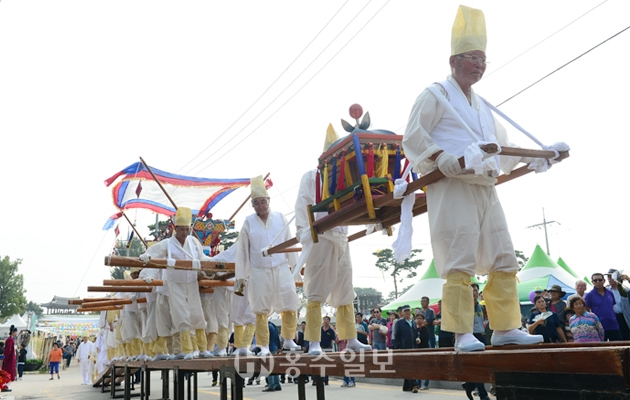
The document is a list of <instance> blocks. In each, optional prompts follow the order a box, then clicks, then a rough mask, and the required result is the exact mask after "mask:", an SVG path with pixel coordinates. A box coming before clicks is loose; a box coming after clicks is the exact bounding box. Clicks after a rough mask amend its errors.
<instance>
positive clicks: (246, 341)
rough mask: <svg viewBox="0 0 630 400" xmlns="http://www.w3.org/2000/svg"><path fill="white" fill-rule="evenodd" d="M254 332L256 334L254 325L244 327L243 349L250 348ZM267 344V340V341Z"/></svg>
mask: <svg viewBox="0 0 630 400" xmlns="http://www.w3.org/2000/svg"><path fill="white" fill-rule="evenodd" d="M254 332H256V325H253V324H247V325H245V333H244V334H243V347H247V348H248V349H249V348H250V347H251V346H252V339H254ZM267 342H269V339H267Z"/></svg>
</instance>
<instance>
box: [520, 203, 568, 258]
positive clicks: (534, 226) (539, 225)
mask: <svg viewBox="0 0 630 400" xmlns="http://www.w3.org/2000/svg"><path fill="white" fill-rule="evenodd" d="M542 212H543V222H542V224H536V225H530V226H528V227H527V229H531V228H540V227H542V228H543V229H544V230H545V243H546V244H547V255H548V256H551V254H550V253H549V238H548V236H547V225H548V224H558V225H560V222H557V221H547V219H546V218H545V208H544V207H543V209H542Z"/></svg>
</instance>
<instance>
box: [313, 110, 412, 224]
mask: <svg viewBox="0 0 630 400" xmlns="http://www.w3.org/2000/svg"><path fill="white" fill-rule="evenodd" d="M362 114H363V110H362V109H361V106H359V105H358V104H355V105H353V106H351V107H350V115H351V116H352V117H353V118H355V120H356V121H357V123H356V125H355V126H352V125H350V124H349V123H347V122H346V121H343V120H342V125H343V126H344V129H345V130H346V131H348V132H350V134H349V135H348V136H346V137H344V138H342V139H340V140H338V141H337V142H335V143H333V144H332V145H331V146H330V147H329V149H328V150H327V151H325V152H324V153H323V154H322V155H321V156H320V157H319V163H318V172H317V176H318V179H317V184H318V186H317V187H316V188H315V193H316V204H314V205H313V206H312V207H311V212H313V213H315V212H327V213H329V214H330V213H334V212H336V211H339V210H341V209H343V208H344V207H347V206H351V205H353V204H355V203H357V202H359V201H361V200H365V203H366V207H367V213H368V216H369V219H374V218H376V212H375V209H374V201H373V200H374V197H375V196H382V195H385V194H388V193H391V192H392V191H393V190H394V182H395V180H396V179H399V178H400V177H401V175H402V173H403V171H404V170H405V168H406V167H407V165H408V163H409V161H408V160H407V159H406V158H405V155H404V152H403V150H402V139H403V137H402V136H401V135H397V134H395V133H394V132H390V131H386V130H367V129H368V128H369V125H370V116H369V113H366V115H365V117H364V118H363V120H362V121H359V119H360V118H361V116H362ZM408 179H417V176H416V175H415V174H410V176H409V177H408ZM365 223H366V222H365V221H360V222H357V223H356V225H359V224H365ZM348 224H349V225H353V224H354V223H352V222H349V223H348Z"/></svg>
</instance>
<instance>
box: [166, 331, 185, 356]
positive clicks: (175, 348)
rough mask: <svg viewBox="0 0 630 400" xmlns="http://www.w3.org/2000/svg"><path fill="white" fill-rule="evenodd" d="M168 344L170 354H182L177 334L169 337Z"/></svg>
mask: <svg viewBox="0 0 630 400" xmlns="http://www.w3.org/2000/svg"><path fill="white" fill-rule="evenodd" d="M169 343H170V344H171V347H170V348H171V351H172V354H179V353H181V352H182V342H181V340H179V334H175V335H172V336H170V337H169Z"/></svg>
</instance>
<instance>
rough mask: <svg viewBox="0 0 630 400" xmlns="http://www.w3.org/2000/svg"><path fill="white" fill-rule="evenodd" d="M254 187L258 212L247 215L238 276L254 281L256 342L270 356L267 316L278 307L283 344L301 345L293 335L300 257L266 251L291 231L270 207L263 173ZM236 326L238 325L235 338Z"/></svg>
mask: <svg viewBox="0 0 630 400" xmlns="http://www.w3.org/2000/svg"><path fill="white" fill-rule="evenodd" d="M250 187H251V191H252V195H251V201H252V206H253V207H254V211H255V213H254V214H251V215H249V216H248V217H247V218H246V219H245V222H244V223H243V228H242V229H241V232H240V235H239V238H238V248H237V253H236V279H237V282H240V283H241V284H243V283H244V282H246V281H248V280H249V282H250V284H249V303H250V305H251V309H252V312H253V313H254V314H256V331H255V332H256V345H257V346H258V347H260V349H261V351H260V353H259V355H260V356H266V355H269V354H270V352H269V326H268V324H267V318H268V316H269V315H270V314H271V313H273V312H274V311H275V312H277V313H280V314H281V315H282V337H283V339H284V343H283V348H285V349H289V350H297V349H299V346H298V345H297V344H295V342H294V341H293V338H294V337H295V331H296V326H297V309H298V308H299V307H300V300H299V299H298V297H297V294H296V292H295V280H294V278H293V274H292V272H291V268H290V267H293V266H295V263H296V257H295V254H294V253H278V254H272V255H268V256H265V255H263V252H264V251H265V250H266V249H267V248H269V247H273V246H274V245H277V244H280V243H282V242H284V241H287V240H289V239H291V231H290V229H289V228H288V227H287V225H288V222H287V220H286V218H285V217H284V215H282V214H281V213H279V212H276V211H272V210H271V209H270V208H269V194H268V193H267V190H266V188H265V183H264V181H263V179H262V176H258V177H256V178H252V180H251V183H250ZM235 325H236V324H235ZM236 329H237V328H236V326H235V339H236ZM242 344H244V343H242ZM235 346H236V344H235ZM240 349H241V350H238V351H239V352H242V351H243V350H242V347H241V348H240Z"/></svg>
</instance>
